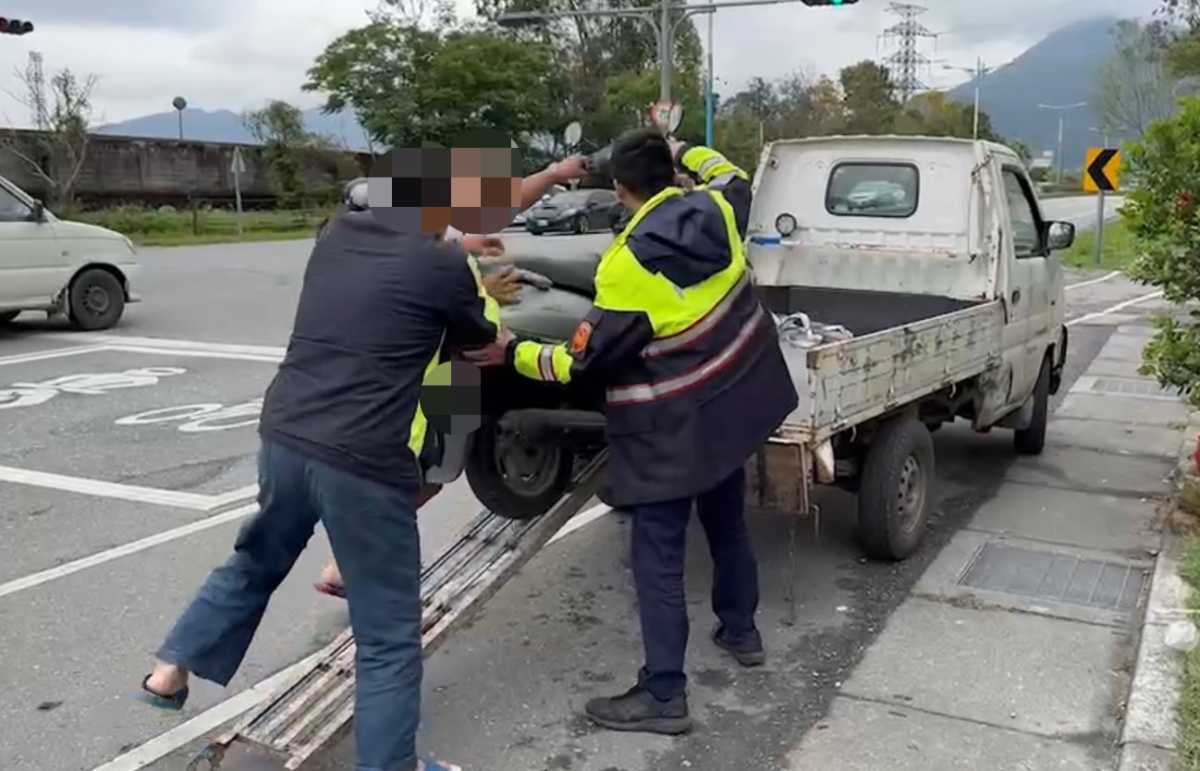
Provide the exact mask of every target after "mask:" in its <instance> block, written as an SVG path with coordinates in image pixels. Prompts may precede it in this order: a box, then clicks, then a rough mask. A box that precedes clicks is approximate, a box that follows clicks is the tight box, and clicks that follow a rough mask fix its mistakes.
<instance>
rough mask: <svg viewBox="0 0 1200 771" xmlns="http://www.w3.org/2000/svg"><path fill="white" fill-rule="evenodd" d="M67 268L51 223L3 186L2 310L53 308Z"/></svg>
mask: <svg viewBox="0 0 1200 771" xmlns="http://www.w3.org/2000/svg"><path fill="white" fill-rule="evenodd" d="M66 271H67V264H66V258H65V257H64V256H63V254H62V249H61V246H60V244H59V241H58V238H57V237H56V236H55V233H54V225H53V223H51V222H48V221H47V222H37V221H35V220H34V211H33V207H31V206H30V205H29V204H28V203H26V201H25V200H24V199H23V198H19V197H18V196H17V195H16V194H15V193H14V192H13V191H11V190H9V189H8V187H7V186H6V185H4V184H3V183H2V182H0V307H4V306H6V305H7V306H10V307H15V306H29V305H49V304H50V301H51V300H52V299H53V297H54V295H56V294H57V293H58V290H60V289H62V287H63V284H64V283H65V281H66Z"/></svg>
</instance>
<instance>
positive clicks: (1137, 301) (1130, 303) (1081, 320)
mask: <svg viewBox="0 0 1200 771" xmlns="http://www.w3.org/2000/svg"><path fill="white" fill-rule="evenodd" d="M1162 296H1163V293H1162V291H1158V292H1151V293H1150V294H1144V295H1142V296H1141V297H1135V298H1133V299H1132V300H1126V301H1125V302H1123V303H1117V304H1116V305H1114V306H1112V307H1111V308H1105V309H1104V310H1102V311H1097V312H1095V313H1089V314H1088V315H1086V316H1080V317H1079V318H1077V319H1071V320H1070V321H1068V322H1067V326H1068V327H1073V326H1075V325H1076V324H1082V323H1084V322H1085V321H1092V320H1093V319H1099V318H1103V317H1105V316H1108V315H1110V314H1112V313H1116V312H1117V311H1123V310H1125V309H1126V308H1129V307H1131V306H1134V305H1140V304H1142V303H1144V302H1149V301H1150V300H1157V299H1158V298H1160V297H1162Z"/></svg>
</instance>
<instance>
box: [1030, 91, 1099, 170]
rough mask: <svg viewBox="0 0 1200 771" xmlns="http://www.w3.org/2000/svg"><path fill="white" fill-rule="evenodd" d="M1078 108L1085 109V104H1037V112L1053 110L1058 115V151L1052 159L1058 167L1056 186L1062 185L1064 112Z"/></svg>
mask: <svg viewBox="0 0 1200 771" xmlns="http://www.w3.org/2000/svg"><path fill="white" fill-rule="evenodd" d="M1080 107H1087V102H1076V103H1075V104H1062V105H1057V104H1039V105H1038V109H1039V110H1054V111H1056V112H1057V113H1058V151H1057V157H1056V158H1055V159H1054V160H1055V161H1056V162H1057V166H1058V175H1057V182H1056V184H1058V185H1060V186H1061V185H1062V175H1063V157H1062V155H1063V126H1064V123H1065V121H1066V112H1067V111H1068V110H1077V109H1079V108H1080Z"/></svg>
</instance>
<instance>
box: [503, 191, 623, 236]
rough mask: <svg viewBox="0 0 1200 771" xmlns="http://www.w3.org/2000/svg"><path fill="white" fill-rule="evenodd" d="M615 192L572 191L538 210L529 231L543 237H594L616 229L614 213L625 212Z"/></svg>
mask: <svg viewBox="0 0 1200 771" xmlns="http://www.w3.org/2000/svg"><path fill="white" fill-rule="evenodd" d="M621 208H622V207H621V204H620V202H618V201H617V194H616V193H614V192H613V191H612V190H569V191H567V192H565V193H559V194H558V195H555V196H551V197H550V200H548V201H542V202H540V203H538V205H537V206H534V207H533V209H531V210H530V212H529V217H528V219H526V220H525V229H526V230H528V231H529V232H530V233H533V234H534V235H535V236H540V235H542V234H543V233H579V234H583V233H590V232H591V231H593V230H605V229H608V228H610V227H612V224H613V216H614V212H616V211H617V210H618V209H621Z"/></svg>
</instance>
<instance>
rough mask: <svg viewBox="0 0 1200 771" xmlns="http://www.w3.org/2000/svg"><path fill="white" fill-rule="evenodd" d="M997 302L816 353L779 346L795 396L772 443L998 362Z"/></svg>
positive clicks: (833, 427)
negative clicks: (796, 401)
mask: <svg viewBox="0 0 1200 771" xmlns="http://www.w3.org/2000/svg"><path fill="white" fill-rule="evenodd" d="M1003 324H1004V309H1003V307H1002V305H1001V303H1000V302H999V301H993V302H988V303H983V304H980V305H976V306H973V307H970V308H966V309H964V310H959V311H955V312H953V313H948V314H945V315H942V316H935V317H933V318H929V319H924V320H922V321H917V322H913V323H911V324H905V325H904V326H900V327H895V328H892V329H885V330H882V331H880V332H876V333H874V334H870V335H866V336H864V337H859V338H855V339H852V340H846V341H843V342H838V343H830V344H828V345H822V346H820V347H817V348H811V349H803V348H796V347H793V346H791V345H789V344H787V343H781V346H782V348H783V354H784V358H785V359H786V360H787V364H788V369H789V370H790V372H791V375H792V382H794V383H795V384H796V390H797V392H798V393H799V395H800V403H799V406H798V407H797V408H796V410H795V411H794V412H793V413H792V414H791V415H789V416H788V418H787V419H786V420H785V421H784V423H783V425H782V426H780V428H779V430H778V431H777V432H776V436H775V441H781V442H786V443H798V442H799V443H809V442H813V441H822V440H824V439H826V438H828V437H829V436H831V435H832V434H835V433H837V432H838V431H841V430H843V429H846V428H849V427H851V426H855V425H857V424H859V423H861V422H863V421H865V420H869V419H870V418H873V417H877V416H878V415H881V414H883V413H885V412H888V411H889V410H892V409H894V408H896V407H898V406H901V405H903V404H906V403H908V402H910V401H913V400H915V399H918V398H920V397H922V396H925V395H927V394H930V393H933V392H935V391H937V390H940V389H942V388H945V387H947V386H949V385H951V384H953V383H957V382H960V381H962V380H965V379H967V378H970V377H972V376H975V375H978V374H979V373H981V372H983V371H984V370H986V369H987V368H988V367H990V366H993V365H995V364H997V363H998V362H999V361H1000V345H1001V333H1002V328H1003Z"/></svg>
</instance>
